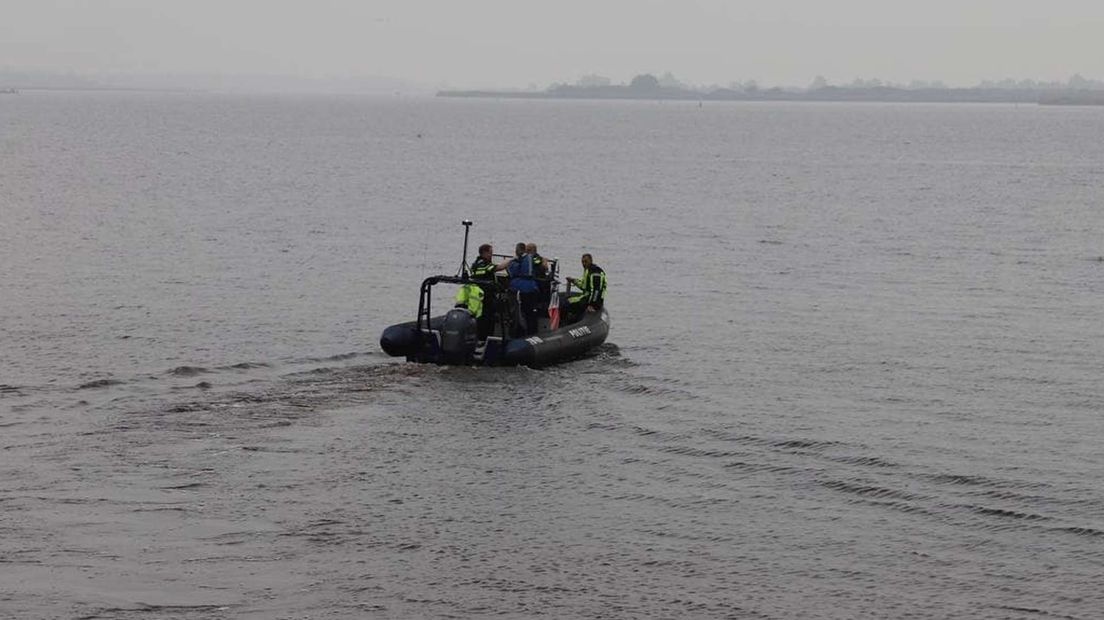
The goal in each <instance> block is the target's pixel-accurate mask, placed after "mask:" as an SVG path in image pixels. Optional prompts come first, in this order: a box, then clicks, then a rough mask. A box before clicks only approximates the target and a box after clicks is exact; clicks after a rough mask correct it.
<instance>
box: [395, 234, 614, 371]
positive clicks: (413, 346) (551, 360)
mask: <svg viewBox="0 0 1104 620" xmlns="http://www.w3.org/2000/svg"><path fill="white" fill-rule="evenodd" d="M464 226H465V232H464V255H465V256H464V261H465V262H464V263H463V264H462V267H461V272H460V274H459V275H457V276H431V277H429V278H426V279H425V280H424V281H423V282H422V286H421V295H420V298H419V301H418V318H417V319H415V320H413V321H409V322H407V323H399V324H398V325H392V326H391V327H388V328H387V329H385V330H383V334H382V335H381V336H380V347H382V348H383V350H384V352H386V353H387V354H388V355H392V356H396V357H399V356H402V357H406V359H407V361H411V362H421V363H430V364H454V365H482V366H518V365H523V366H532V367H540V366H548V365H549V364H556V363H559V362H564V361H568V360H572V359H577V358H579V357H583V356H584V355H586V354H587V352H589V351H590V350H591V349H593V348H595V347H597V346H598V345H600V344H602V343H603V342H605V340H606V336H607V335H609V322H610V318H609V312H608V311H607V310H606V309H605V308H602V309H601V310H599V311H596V312H591V311H587V312H583V313H582V316H581V317H576V320H574V321H573V322H571V323H567V322H565V323H562V324H560V325H559V326H558V327H557V328H556V329H552V325H551V320H550V319H549V316H548V313H547V312H542V313H541V318H540V320H539V321H538V326H537V333H536V334H535V335H533V336H528V337H511V335H512V334H515V333H516V329H515V325H516V324H517V323H518V321H519V317H518V316H517V312H516V308H515V305H514V304H513V303H512V299H511V296H512V295H513V294H512V293H510V292H509V291H508V290H505V283H504V282H487V281H477V280H473V279H471V278H470V276H469V275H468V272H467V265H466V261H467V236H468V235H467V227H469V226H471V222H469V221H465V222H464ZM549 263H550V273H549V279H550V289H551V291H552V294H551V299H550V300H549V301H550V302H552V303H554V304H555V303H558V306H559V310H560V316H561V317H565V318H566V317H568V304H567V296H566V295H563V296H561V295H558V294H557V292H556V291H557V287H558V284H559V282H558V280H557V279H556V264H555V261H549ZM496 280H498V281H501V280H505V278H498V279H496ZM473 283H474V284H479V285H480V286H481V287H482V288H483V289H484V291H485V302H484V304H485V305H493V307H490V308H488V310H489V311H491V312H493V316H494V317H495V321H494V323H493V325H491V326H490V329H489V330H488V332H489V333H488V335H487V337H486V338H485V339H480V337H479V325H478V322H477V321H476V319H475V317H474V316H472V314H471V312H469V311H468V310H467V309H466V308H453V307H452V305H453V304H452V301H451V299H452V298H451V297H449V298H448V300H449V301H448V302H446V303H447V307H449V310H448V311H447V312H445V313H444V314H440V315H438V316H433V308H432V302H433V287H434V286H436V285H438V284H456V285H461V286H462V285H465V284H473ZM485 329H486V327H485Z"/></svg>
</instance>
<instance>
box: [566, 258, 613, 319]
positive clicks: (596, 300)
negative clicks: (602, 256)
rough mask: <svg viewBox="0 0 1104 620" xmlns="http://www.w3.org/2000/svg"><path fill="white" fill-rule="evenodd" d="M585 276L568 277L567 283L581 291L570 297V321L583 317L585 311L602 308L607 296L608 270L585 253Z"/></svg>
mask: <svg viewBox="0 0 1104 620" xmlns="http://www.w3.org/2000/svg"><path fill="white" fill-rule="evenodd" d="M580 262H581V263H582V265H583V277H581V278H568V279H567V283H568V284H572V285H575V286H577V287H579V291H578V292H577V293H575V294H573V295H571V297H568V299H567V301H568V304H569V310H568V323H574V322H575V321H578V320H579V319H581V318H583V313H584V312H597V311H599V310H601V309H602V304H603V303H604V302H605V298H606V272H605V271H604V270H603V269H602V268H601V267H599V266H598V265H595V264H594V259H593V258H592V257H591V255H590V254H583V257H582V259H581V261H580Z"/></svg>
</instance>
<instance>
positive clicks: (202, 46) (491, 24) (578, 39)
mask: <svg viewBox="0 0 1104 620" xmlns="http://www.w3.org/2000/svg"><path fill="white" fill-rule="evenodd" d="M2 68H9V69H38V70H63V71H76V72H103V71H112V72H114V71H121V72H154V73H212V72H214V73H276V74H290V75H305V76H327V75H339V76H343V75H378V76H393V77H401V78H407V79H410V80H415V81H419V82H424V83H429V84H442V83H448V84H451V85H454V86H470V87H477V86H526V85H528V84H529V83H538V84H540V85H541V86H544V85H546V84H547V83H548V82H551V81H554V80H555V81H574V79H575V78H577V77H578V76H579V75H581V74H583V73H590V72H596V73H599V74H603V75H607V76H609V77H611V78H613V79H614V80H615V81H627V80H628V79H629V78H631V77H632V76H633V75H634V74H636V73H640V72H645V71H651V72H663V71H671V72H673V73H674V74H675V75H676V76H678V77H679V78H681V79H683V80H684V81H689V82H693V83H721V84H724V83H727V82H729V81H731V80H740V81H744V80H748V79H756V80H759V82H760V83H762V84H770V85H773V84H786V85H795V86H804V85H806V84H808V83H809V82H810V81H811V79H812V78H813V77H814V76H816V75H817V74H822V75H824V76H826V77H827V78H828V79H829V81H831V82H836V83H839V82H849V81H851V80H852V79H854V78H856V77H863V78H872V77H879V78H882V79H886V80H891V81H901V82H903V81H908V80H911V79H923V80H934V79H941V80H944V81H946V82H947V83H949V84H952V85H972V84H974V83H976V82H978V81H979V80H981V79H988V78H1004V77H1016V78H1034V79H1046V80H1065V79H1066V78H1068V77H1069V76H1070V75H1072V74H1073V73H1081V74H1082V75H1084V76H1086V77H1090V78H1098V79H1104V0H1049V1H1044V0H1032V1H1023V0H923V1H921V0H913V1H909V2H900V1H896V0H747V1H742V2H741V1H725V0H678V1H672V0H585V1H584V0H556V1H534V0H360V1H354V0H309V1H308V0H302V1H293V0H84V1H81V0H68V1H65V0H0V69H2Z"/></svg>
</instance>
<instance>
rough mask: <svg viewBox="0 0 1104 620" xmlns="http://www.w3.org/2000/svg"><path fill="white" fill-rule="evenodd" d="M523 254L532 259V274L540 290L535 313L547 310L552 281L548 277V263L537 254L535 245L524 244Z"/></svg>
mask: <svg viewBox="0 0 1104 620" xmlns="http://www.w3.org/2000/svg"><path fill="white" fill-rule="evenodd" d="M525 252H526V253H527V254H529V256H532V257H533V274H534V276H535V277H536V278H537V289H539V290H540V297H539V298H538V304H537V312H540V313H543V312H545V311H547V310H548V298H549V297H551V296H552V280H550V279H549V277H548V261H546V260H544V257H543V256H541V255H540V254H538V253H537V244H535V243H526V244H525Z"/></svg>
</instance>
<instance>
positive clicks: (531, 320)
mask: <svg viewBox="0 0 1104 620" xmlns="http://www.w3.org/2000/svg"><path fill="white" fill-rule="evenodd" d="M518 315H519V317H518V318H519V319H520V322H521V323H522V324H523V325H524V330H515V331H520V333H521V334H524V335H526V336H533V335H535V334H536V333H537V321H538V320H539V318H540V292H538V291H534V292H532V293H518ZM519 327H520V326H519Z"/></svg>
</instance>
